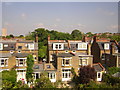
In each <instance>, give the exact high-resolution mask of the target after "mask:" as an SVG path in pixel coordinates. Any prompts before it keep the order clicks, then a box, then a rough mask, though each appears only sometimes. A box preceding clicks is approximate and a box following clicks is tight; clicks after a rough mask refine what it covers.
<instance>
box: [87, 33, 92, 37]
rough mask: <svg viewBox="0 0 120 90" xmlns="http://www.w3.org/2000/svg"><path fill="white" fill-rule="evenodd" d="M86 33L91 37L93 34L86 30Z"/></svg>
mask: <svg viewBox="0 0 120 90" xmlns="http://www.w3.org/2000/svg"><path fill="white" fill-rule="evenodd" d="M86 35H87V36H88V37H92V36H93V35H94V34H92V33H91V32H87V33H86Z"/></svg>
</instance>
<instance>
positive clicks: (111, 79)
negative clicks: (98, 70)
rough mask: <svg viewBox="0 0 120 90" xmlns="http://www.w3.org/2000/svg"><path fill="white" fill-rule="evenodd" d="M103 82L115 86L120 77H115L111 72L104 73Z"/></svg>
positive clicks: (119, 81)
mask: <svg viewBox="0 0 120 90" xmlns="http://www.w3.org/2000/svg"><path fill="white" fill-rule="evenodd" d="M103 82H106V83H107V84H109V85H112V86H113V85H116V84H118V83H120V78H117V77H113V76H111V75H109V74H103Z"/></svg>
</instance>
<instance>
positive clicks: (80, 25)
mask: <svg viewBox="0 0 120 90" xmlns="http://www.w3.org/2000/svg"><path fill="white" fill-rule="evenodd" d="M77 25H78V26H79V27H82V28H83V27H85V25H83V24H77Z"/></svg>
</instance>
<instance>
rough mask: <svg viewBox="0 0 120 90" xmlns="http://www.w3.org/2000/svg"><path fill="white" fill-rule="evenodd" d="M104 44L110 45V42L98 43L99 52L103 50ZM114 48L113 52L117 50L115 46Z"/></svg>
mask: <svg viewBox="0 0 120 90" xmlns="http://www.w3.org/2000/svg"><path fill="white" fill-rule="evenodd" d="M105 43H108V44H109V45H111V44H112V42H98V46H99V48H100V49H101V50H104V44H105ZM114 48H115V50H118V47H117V46H116V45H114ZM110 49H111V47H110Z"/></svg>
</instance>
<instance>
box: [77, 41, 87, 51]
mask: <svg viewBox="0 0 120 90" xmlns="http://www.w3.org/2000/svg"><path fill="white" fill-rule="evenodd" d="M78 50H87V43H83V42H82V43H78Z"/></svg>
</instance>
